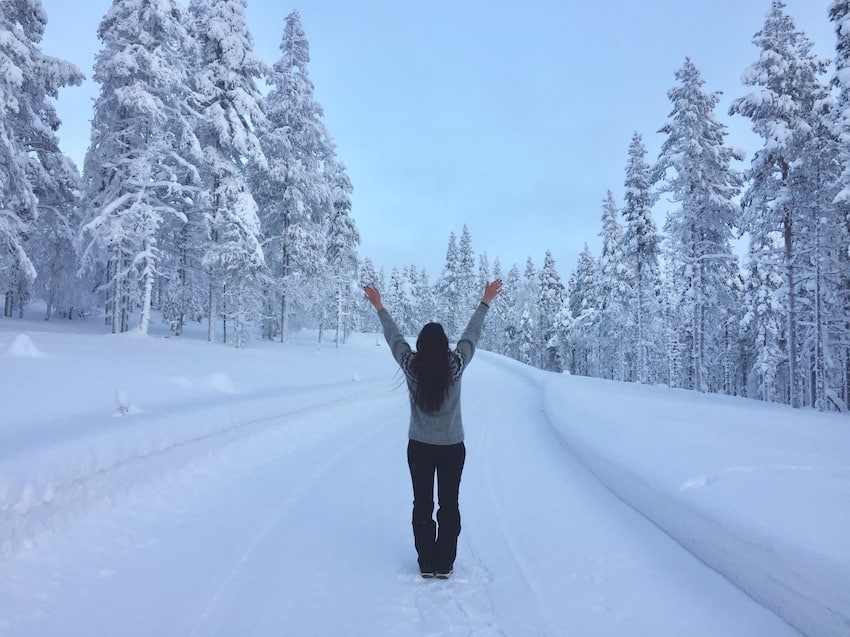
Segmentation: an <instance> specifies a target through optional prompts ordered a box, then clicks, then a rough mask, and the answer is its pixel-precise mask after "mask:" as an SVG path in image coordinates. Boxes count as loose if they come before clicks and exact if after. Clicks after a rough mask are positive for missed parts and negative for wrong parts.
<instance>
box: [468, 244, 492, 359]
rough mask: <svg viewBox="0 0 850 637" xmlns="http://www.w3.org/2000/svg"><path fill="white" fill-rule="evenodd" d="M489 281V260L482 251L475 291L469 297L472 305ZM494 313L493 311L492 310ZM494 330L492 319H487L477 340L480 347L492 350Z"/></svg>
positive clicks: (479, 258) (478, 298)
mask: <svg viewBox="0 0 850 637" xmlns="http://www.w3.org/2000/svg"><path fill="white" fill-rule="evenodd" d="M489 281H490V260H489V259H488V258H487V253H486V252H482V253H481V254H479V255H478V272H477V274H476V276H475V293H474V296H473V297H472V298H471V299H470V303H471V304H472V306H473V307H475V305H476V304H477V302H478V301H479V300H480V294H481V290H483V289H484V286H485V285H486V284H487V283H488V282H489ZM493 314H495V312H493ZM493 337H494V332H493V329H492V319H491V320H489V321H487V324H486V325H485V326H484V330H483V331H482V332H481V339H480V340H479V341H478V346H479V347H480V348H482V349H486V350H490V351H493V345H494V340H493Z"/></svg>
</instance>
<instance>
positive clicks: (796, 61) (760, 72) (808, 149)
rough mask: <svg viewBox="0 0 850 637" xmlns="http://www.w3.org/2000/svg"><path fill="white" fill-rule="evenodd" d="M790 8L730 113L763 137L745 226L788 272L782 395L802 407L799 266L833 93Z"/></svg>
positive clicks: (778, 5)
mask: <svg viewBox="0 0 850 637" xmlns="http://www.w3.org/2000/svg"><path fill="white" fill-rule="evenodd" d="M784 9H785V4H784V3H783V2H782V1H781V0H773V3H772V5H771V10H770V11H769V13H768V14H767V17H766V19H765V23H764V27H763V28H762V30H761V31H759V32H758V33H757V34H756V35H755V37H754V38H753V43H754V44H755V45H756V46H757V47H759V49H760V54H759V59H758V60H757V61H756V62H755V63H753V64H752V65H751V66H750V67H749V68H748V69H747V71H746V72H745V74H744V78H743V79H744V83H745V84H747V85H749V86H754V87H756V89H755V90H754V91H753V92H752V93H750V94H749V95H746V96H744V97H741V98H738V99H736V100H735V101H734V102H733V103H732V106H731V107H730V113H731V114H739V115H742V116H744V117H747V118H749V119H750V120H752V126H753V130H754V131H755V132H756V133H757V134H758V135H759V136H760V137H761V138H762V140H763V147H762V148H761V149H760V150H759V151H757V152H756V153H755V155H754V157H753V160H752V163H751V166H750V170H749V174H748V176H749V180H750V186H749V188H748V189H747V191H746V192H745V194H744V199H743V205H744V213H745V214H744V229H745V230H746V231H748V232H749V233H750V237H751V242H752V244H753V245H752V249H751V257H754V256H755V254H758V255H759V258H761V259H765V258H767V259H771V260H772V261H774V262H775V263H776V264H777V266H780V265H781V267H782V268H783V270H784V274H785V285H784V289H783V290H777V292H779V293H780V294H781V298H780V303H781V305H782V307H783V308H784V309H785V323H786V326H785V334H784V339H783V342H784V343H785V344H786V346H785V358H786V361H787V370H786V373H785V378H784V381H783V382H781V384H780V387H779V389H780V394H779V395H778V396H777V397H776V398H779V399H780V400H783V401H787V402H789V403H790V404H791V405H792V406H794V407H799V406H800V405H801V404H802V395H801V390H802V386H803V384H802V383H803V378H802V372H801V371H800V349H799V344H798V331H799V325H800V320H801V317H800V316H799V314H798V312H799V308H798V298H799V294H800V291H801V275H802V272H801V268H802V269H809V267H810V266H808V265H807V264H805V262H804V257H803V254H805V253H810V250H811V245H810V240H811V239H810V238H811V236H812V232H811V227H812V219H811V218H810V216H811V214H812V209H811V207H810V206H808V205H807V198H808V197H810V196H811V194H812V192H813V189H814V188H815V187H816V186H815V182H816V181H817V179H818V177H816V176H815V175H813V174H810V173H809V172H808V171H809V169H810V167H811V162H810V161H808V160H806V159H805V157H806V155H807V154H810V153H813V152H816V150H815V148H816V147H817V145H818V144H817V143H816V136H817V134H818V131H819V130H821V128H820V127H819V126H818V120H819V119H821V118H823V117H824V116H825V115H826V114H827V112H828V109H829V102H828V100H827V99H826V98H827V91H826V89H825V87H824V85H823V83H822V82H821V81H820V77H821V76H822V75H823V74H824V73H825V72H826V69H827V67H828V61H827V60H825V59H822V58H819V57H817V56H815V55H814V54H813V53H812V51H811V48H812V43H811V42H810V41H809V40H808V38H806V36H805V35H804V34H803V33H801V32H799V31H797V30H796V28H795V25H794V21H793V19H792V18H791V17H790V16H789V15H787V14H786V13H785V11H784ZM822 176H823V175H821V177H822ZM820 212H821V211H818V212H817V213H816V214H820ZM774 232H779V233H781V235H782V251H781V252H778V253H777V254H775V255H770V254H769V253H768V254H765V250H766V249H767V248H769V247H770V246H771V245H772V244H773V241H772V240H771V238H769V235H770V234H771V233H774ZM759 267H763V266H762V265H761V264H760V266H759ZM803 278H804V279H805V278H808V277H807V276H803ZM783 386H784V387H783Z"/></svg>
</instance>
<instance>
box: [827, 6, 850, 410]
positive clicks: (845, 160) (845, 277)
mask: <svg viewBox="0 0 850 637" xmlns="http://www.w3.org/2000/svg"><path fill="white" fill-rule="evenodd" d="M829 17H830V20H831V21H832V23H833V24H834V26H835V69H834V77H833V80H832V81H833V84H834V85H835V86H837V87H838V96H837V103H836V107H835V110H834V120H835V128H836V130H835V133H836V134H837V135H838V138H839V163H840V165H841V166H842V172H841V175H840V176H839V178H838V181H837V184H836V187H837V190H838V194H837V195H836V198H835V205H836V213H837V214H838V215H839V218H840V219H842V220H843V223H844V226H845V228H850V0H834V1H833V3H832V6H831V7H830V11H829ZM841 252H842V253H843V254H842V257H841V260H840V262H841V267H840V274H839V276H838V277H837V278H838V281H839V283H838V285H839V289H840V298H841V299H842V302H841V304H842V309H841V310H840V312H841V314H843V316H844V320H843V321H842V322H841V325H840V332H839V334H838V335H837V336H836V338H835V348H836V350H837V351H836V352H835V356H834V359H835V360H834V362H835V365H836V367H838V368H839V369H840V377H841V382H840V383H839V386H840V387H842V388H844V391H842V392H841V394H840V396H841V400H842V401H843V403H844V404H845V405H846V404H847V403H848V401H850V396H848V395H847V394H848V391H847V388H848V387H850V318H848V317H850V265H848V262H850V242H848V245H846V246H845V247H844V249H843V250H842V251H841Z"/></svg>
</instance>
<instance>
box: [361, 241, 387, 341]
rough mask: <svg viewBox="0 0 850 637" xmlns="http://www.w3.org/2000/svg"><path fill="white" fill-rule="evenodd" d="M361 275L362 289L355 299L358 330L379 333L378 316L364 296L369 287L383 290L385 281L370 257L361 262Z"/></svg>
mask: <svg viewBox="0 0 850 637" xmlns="http://www.w3.org/2000/svg"><path fill="white" fill-rule="evenodd" d="M359 273H360V279H359V286H360V289H359V290H358V291H357V293H356V294H355V298H356V300H357V304H356V307H357V315H358V319H359V322H358V328H359V329H360V330H361V331H363V332H378V331H380V329H381V323H380V321H379V320H378V316H377V314H375V309H374V308H373V307H372V305H371V304H370V303H369V301H367V300H366V298H365V296H364V294H363V288H365V287H366V286H367V285H368V286H371V287H376V288H378V289H379V290H382V289H383V281H381V277H380V276H379V275H378V271H377V270H376V269H375V264H374V263H373V262H372V259H370V258H369V257H366V258H365V259H363V261H362V262H361V264H360V268H359Z"/></svg>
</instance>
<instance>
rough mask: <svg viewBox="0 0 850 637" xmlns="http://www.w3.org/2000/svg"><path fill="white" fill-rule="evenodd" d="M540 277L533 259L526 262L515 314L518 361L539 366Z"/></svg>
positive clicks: (540, 341)
mask: <svg viewBox="0 0 850 637" xmlns="http://www.w3.org/2000/svg"><path fill="white" fill-rule="evenodd" d="M538 285H539V277H538V274H537V269H536V268H535V267H534V261H532V260H531V257H528V259H527V260H526V262H525V271H524V272H523V276H522V279H521V281H520V283H519V289H518V291H517V295H516V297H515V298H516V300H515V305H514V314H515V317H516V318H515V319H514V320H515V322H516V325H517V334H516V341H517V360H519V361H520V362H522V363H525V364H526V365H537V364H538V361H539V360H540V350H541V349H542V339H541V336H540V330H539V329H538V326H539V320H540V312H539V308H538V306H537V299H538Z"/></svg>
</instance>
